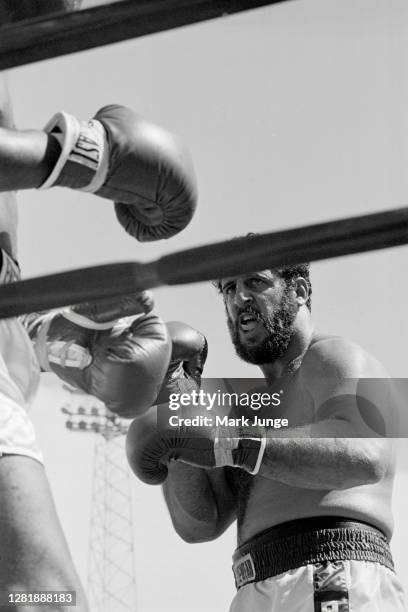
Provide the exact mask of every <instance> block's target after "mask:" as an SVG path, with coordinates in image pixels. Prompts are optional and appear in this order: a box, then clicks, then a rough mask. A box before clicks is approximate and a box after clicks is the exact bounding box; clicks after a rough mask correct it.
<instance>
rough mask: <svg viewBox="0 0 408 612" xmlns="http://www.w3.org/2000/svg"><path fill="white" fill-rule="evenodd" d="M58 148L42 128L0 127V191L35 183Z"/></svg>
mask: <svg viewBox="0 0 408 612" xmlns="http://www.w3.org/2000/svg"><path fill="white" fill-rule="evenodd" d="M59 152H60V147H59V144H58V142H57V141H56V140H55V139H54V138H53V137H52V136H49V135H48V134H46V133H45V132H41V131H35V130H26V131H18V130H9V129H6V128H0V191H15V190H19V189H32V188H36V187H39V186H40V185H41V184H42V183H43V182H44V181H45V179H46V178H47V177H48V176H49V174H50V173H51V170H52V169H53V167H54V165H55V163H56V161H57V159H58V155H59Z"/></svg>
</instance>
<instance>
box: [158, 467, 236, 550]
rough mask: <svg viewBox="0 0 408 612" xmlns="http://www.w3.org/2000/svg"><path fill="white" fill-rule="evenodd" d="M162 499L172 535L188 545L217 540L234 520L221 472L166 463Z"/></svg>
mask: <svg viewBox="0 0 408 612" xmlns="http://www.w3.org/2000/svg"><path fill="white" fill-rule="evenodd" d="M168 470H169V471H168V476H167V479H166V481H165V483H164V484H163V493H164V499H165V501H166V504H167V508H168V510H169V513H170V517H171V520H172V522H173V526H174V528H175V530H176V532H177V533H178V534H179V536H180V537H181V538H183V540H185V541H186V542H189V543H197V542H206V541H209V540H214V539H215V538H217V537H218V536H220V535H221V534H222V533H223V532H224V531H225V530H226V529H227V528H228V527H229V525H231V523H232V522H233V521H234V520H235V518H236V511H235V499H234V496H233V493H232V491H231V489H230V487H229V484H228V481H227V479H226V477H225V470H224V469H223V468H218V469H213V470H211V471H209V470H204V469H201V468H197V467H193V466H191V465H187V464H184V463H179V462H177V461H172V462H170V464H169V466H168Z"/></svg>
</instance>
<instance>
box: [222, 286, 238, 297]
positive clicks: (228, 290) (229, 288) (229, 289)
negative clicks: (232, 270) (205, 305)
mask: <svg viewBox="0 0 408 612" xmlns="http://www.w3.org/2000/svg"><path fill="white" fill-rule="evenodd" d="M234 289H235V283H226V284H225V285H224V286H223V288H222V292H223V294H224V295H231V293H232V292H233V290H234Z"/></svg>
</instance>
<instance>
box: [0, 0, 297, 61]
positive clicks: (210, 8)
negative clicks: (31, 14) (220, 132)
mask: <svg viewBox="0 0 408 612" xmlns="http://www.w3.org/2000/svg"><path fill="white" fill-rule="evenodd" d="M285 1H288V0H217V1H214V0H144V1H141V0H122V1H121V2H113V3H110V4H105V5H101V6H97V7H94V8H89V9H84V10H78V11H74V12H72V13H69V14H60V15H59V14H54V15H50V16H46V17H43V18H37V19H28V20H25V21H21V22H15V23H13V24H12V25H7V26H3V27H2V28H0V70H5V69H8V68H14V67H16V66H21V65H23V64H29V63H32V62H37V61H40V60H45V59H49V58H53V57H57V56H60V55H66V54H68V53H74V52H76V51H84V50H85V49H91V48H93V47H99V46H102V45H108V44H111V43H115V42H120V41H123V40H127V39H129V38H136V37H139V36H145V35H147V34H154V33H156V32H162V31H164V30H170V29H172V28H178V27H180V26H186V25H191V24H193V23H198V22H200V21H206V20H208V19H214V18H217V17H223V16H226V15H231V14H233V13H238V12H241V11H247V10H250V9H255V8H259V7H262V6H267V5H269V4H276V3H278V2H285ZM16 2H18V0H16Z"/></svg>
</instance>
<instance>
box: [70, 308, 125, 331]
mask: <svg viewBox="0 0 408 612" xmlns="http://www.w3.org/2000/svg"><path fill="white" fill-rule="evenodd" d="M61 314H62V316H63V317H65V319H68V321H71V323H75V324H76V325H79V326H80V327H85V328H86V329H96V330H104V329H112V327H114V326H115V324H116V323H117V321H118V319H113V320H112V321H104V322H103V323H98V322H97V321H92V319H88V317H84V316H83V315H81V314H78V313H77V312H74V311H73V310H71V308H67V309H66V310H63V311H62V312H61Z"/></svg>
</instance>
